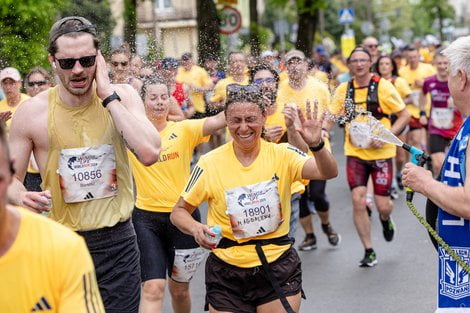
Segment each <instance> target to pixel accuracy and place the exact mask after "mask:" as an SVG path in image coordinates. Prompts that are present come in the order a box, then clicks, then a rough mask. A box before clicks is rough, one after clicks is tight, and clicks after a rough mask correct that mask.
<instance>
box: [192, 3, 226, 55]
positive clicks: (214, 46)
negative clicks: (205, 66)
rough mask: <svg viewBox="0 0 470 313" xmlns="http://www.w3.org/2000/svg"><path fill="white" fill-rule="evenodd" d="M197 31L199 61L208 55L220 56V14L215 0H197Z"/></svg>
mask: <svg viewBox="0 0 470 313" xmlns="http://www.w3.org/2000/svg"><path fill="white" fill-rule="evenodd" d="M196 11H197V32H198V38H199V41H198V45H197V50H198V55H199V63H200V64H202V62H203V61H204V60H205V59H206V58H207V57H208V56H213V57H219V54H220V48H221V44H220V34H219V21H220V19H219V16H218V13H217V8H216V6H215V3H214V1H213V0H196Z"/></svg>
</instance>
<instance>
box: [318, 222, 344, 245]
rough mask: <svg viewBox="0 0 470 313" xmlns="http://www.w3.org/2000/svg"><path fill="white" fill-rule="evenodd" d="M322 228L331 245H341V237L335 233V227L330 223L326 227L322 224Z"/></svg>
mask: <svg viewBox="0 0 470 313" xmlns="http://www.w3.org/2000/svg"><path fill="white" fill-rule="evenodd" d="M321 228H322V229H323V232H324V233H325V234H326V237H328V242H329V243H330V245H332V246H337V245H339V243H340V242H341V235H340V234H338V233H337V232H335V231H334V229H333V227H332V226H331V223H328V224H326V225H323V224H321Z"/></svg>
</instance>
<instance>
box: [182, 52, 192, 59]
mask: <svg viewBox="0 0 470 313" xmlns="http://www.w3.org/2000/svg"><path fill="white" fill-rule="evenodd" d="M192 58H193V55H192V53H191V52H186V53H184V54H183V55H182V56H181V60H183V61H187V60H190V59H192Z"/></svg>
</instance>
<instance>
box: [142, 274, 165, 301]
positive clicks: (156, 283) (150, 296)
mask: <svg viewBox="0 0 470 313" xmlns="http://www.w3.org/2000/svg"><path fill="white" fill-rule="evenodd" d="M142 285H143V286H142V297H143V298H144V299H145V300H148V301H161V300H163V296H164V294H165V280H163V279H158V280H157V279H152V280H148V281H146V282H144V283H143V284H142Z"/></svg>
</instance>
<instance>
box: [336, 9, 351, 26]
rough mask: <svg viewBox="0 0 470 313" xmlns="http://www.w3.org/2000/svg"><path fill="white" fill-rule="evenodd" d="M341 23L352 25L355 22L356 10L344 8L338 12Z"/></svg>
mask: <svg viewBox="0 0 470 313" xmlns="http://www.w3.org/2000/svg"><path fill="white" fill-rule="evenodd" d="M338 15H339V23H340V24H342V25H347V24H352V22H354V9H353V8H344V9H340V10H339V12H338Z"/></svg>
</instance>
